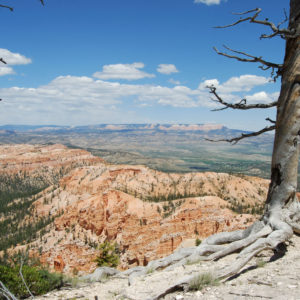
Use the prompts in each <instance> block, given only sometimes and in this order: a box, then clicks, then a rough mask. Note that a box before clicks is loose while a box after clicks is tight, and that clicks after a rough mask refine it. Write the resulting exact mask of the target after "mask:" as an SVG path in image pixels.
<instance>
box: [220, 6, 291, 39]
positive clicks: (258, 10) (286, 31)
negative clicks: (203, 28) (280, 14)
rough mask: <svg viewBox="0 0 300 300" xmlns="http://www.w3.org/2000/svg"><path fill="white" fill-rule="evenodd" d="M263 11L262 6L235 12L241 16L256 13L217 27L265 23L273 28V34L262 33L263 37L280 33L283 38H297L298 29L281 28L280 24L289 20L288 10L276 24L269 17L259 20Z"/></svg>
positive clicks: (270, 36)
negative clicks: (244, 23)
mask: <svg viewBox="0 0 300 300" xmlns="http://www.w3.org/2000/svg"><path fill="white" fill-rule="evenodd" d="M261 11H262V9H261V8H254V9H251V10H248V11H245V12H241V13H233V14H234V15H240V16H241V15H246V14H249V13H254V14H253V15H252V16H249V17H245V18H240V19H239V20H237V21H236V22H234V23H232V24H228V25H225V26H216V27H215V28H228V27H232V26H235V25H237V24H239V23H242V22H247V21H249V22H250V23H256V24H261V25H265V26H267V27H269V28H270V29H271V30H272V33H271V34H262V35H261V36H260V38H261V39H265V38H272V37H274V36H276V35H279V36H280V37H281V38H283V39H287V38H295V37H296V35H295V34H296V29H294V28H292V29H287V28H282V29H281V28H280V26H281V25H282V24H283V23H285V22H286V21H287V20H288V17H287V14H286V12H284V14H285V19H284V20H283V21H282V22H280V23H279V24H278V25H277V26H276V25H275V24H274V23H273V22H270V21H269V20H268V19H265V20H258V19H257V17H258V15H259V14H260V13H261Z"/></svg>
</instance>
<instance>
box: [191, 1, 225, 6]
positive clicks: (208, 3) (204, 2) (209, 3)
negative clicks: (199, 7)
mask: <svg viewBox="0 0 300 300" xmlns="http://www.w3.org/2000/svg"><path fill="white" fill-rule="evenodd" d="M194 3H203V4H206V5H214V4H216V5H218V4H220V3H221V0H194Z"/></svg>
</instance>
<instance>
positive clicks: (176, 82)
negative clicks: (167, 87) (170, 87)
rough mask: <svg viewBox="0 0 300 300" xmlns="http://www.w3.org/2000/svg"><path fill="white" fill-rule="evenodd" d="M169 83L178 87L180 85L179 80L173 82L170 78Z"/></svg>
mask: <svg viewBox="0 0 300 300" xmlns="http://www.w3.org/2000/svg"><path fill="white" fill-rule="evenodd" d="M169 82H170V83H172V84H176V85H179V84H180V81H179V80H175V79H173V78H170V79H169Z"/></svg>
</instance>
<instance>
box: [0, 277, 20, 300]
mask: <svg viewBox="0 0 300 300" xmlns="http://www.w3.org/2000/svg"><path fill="white" fill-rule="evenodd" d="M0 286H1V288H0V292H1V293H2V294H3V295H4V297H5V298H6V299H8V300H18V299H17V298H16V297H15V296H14V295H13V294H12V293H11V292H10V291H9V289H8V288H7V287H6V286H5V285H4V283H3V282H2V281H1V280H0Z"/></svg>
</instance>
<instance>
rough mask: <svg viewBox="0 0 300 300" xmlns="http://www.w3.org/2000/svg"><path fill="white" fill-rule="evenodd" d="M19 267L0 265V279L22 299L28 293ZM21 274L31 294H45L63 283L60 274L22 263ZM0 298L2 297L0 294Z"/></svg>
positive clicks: (27, 295)
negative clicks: (20, 272)
mask: <svg viewBox="0 0 300 300" xmlns="http://www.w3.org/2000/svg"><path fill="white" fill-rule="evenodd" d="M19 269H20V267H19V266H15V267H9V266H3V265H0V280H1V281H2V282H3V283H4V285H5V286H6V287H7V288H8V289H9V290H10V291H11V292H12V293H13V294H14V295H15V296H16V297H17V298H21V299H23V298H27V297H29V296H30V295H29V293H28V291H27V289H26V287H25V285H24V283H23V281H22V279H21V276H20V274H19ZM22 274H23V277H24V279H25V282H26V284H27V285H28V288H29V290H30V291H31V293H32V294H33V295H41V294H45V293H47V292H49V291H51V290H53V289H56V288H60V287H61V286H62V284H63V280H62V275H61V274H56V273H50V272H48V271H47V270H45V269H39V268H36V267H30V266H27V265H24V266H23V268H22ZM0 299H4V298H1V296H0Z"/></svg>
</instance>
